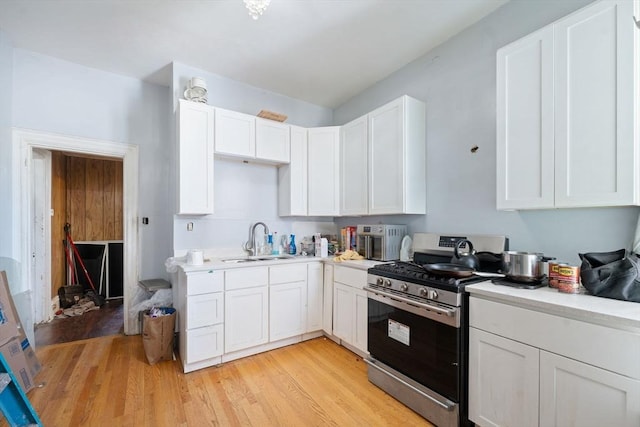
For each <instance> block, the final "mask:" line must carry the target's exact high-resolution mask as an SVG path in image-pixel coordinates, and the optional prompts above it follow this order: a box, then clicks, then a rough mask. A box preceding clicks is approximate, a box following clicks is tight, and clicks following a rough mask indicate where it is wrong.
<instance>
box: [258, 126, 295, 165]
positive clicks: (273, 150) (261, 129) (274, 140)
mask: <svg viewBox="0 0 640 427" xmlns="http://www.w3.org/2000/svg"><path fill="white" fill-rule="evenodd" d="M255 120H256V157H257V158H259V159H263V160H271V161H273V162H276V163H289V144H290V131H289V127H290V126H289V125H285V124H283V123H280V122H276V121H273V120H267V119H261V118H256V119H255Z"/></svg>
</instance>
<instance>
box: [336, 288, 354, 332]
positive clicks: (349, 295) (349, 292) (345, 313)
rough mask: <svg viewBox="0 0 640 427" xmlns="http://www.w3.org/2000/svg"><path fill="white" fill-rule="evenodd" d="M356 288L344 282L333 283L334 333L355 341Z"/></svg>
mask: <svg viewBox="0 0 640 427" xmlns="http://www.w3.org/2000/svg"><path fill="white" fill-rule="evenodd" d="M354 298H355V294H354V289H353V288H352V287H351V286H347V285H343V284H342V283H338V282H334V283H333V335H335V336H336V337H338V338H340V339H341V340H344V341H346V342H347V343H350V344H352V343H353V319H354V314H353V307H354Z"/></svg>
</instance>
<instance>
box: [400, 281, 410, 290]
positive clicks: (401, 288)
mask: <svg viewBox="0 0 640 427" xmlns="http://www.w3.org/2000/svg"><path fill="white" fill-rule="evenodd" d="M407 289H409V287H408V286H407V284H406V283H403V284H401V285H400V290H401V291H402V292H406V291H407Z"/></svg>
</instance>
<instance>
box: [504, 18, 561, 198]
mask: <svg viewBox="0 0 640 427" xmlns="http://www.w3.org/2000/svg"><path fill="white" fill-rule="evenodd" d="M497 59H498V64H497V80H498V86H497V129H496V130H497V148H496V152H497V165H498V167H497V181H498V188H497V190H498V197H497V203H498V209H524V208H551V207H553V206H554V200H553V199H554V198H553V193H554V190H553V185H554V184H553V183H554V171H553V169H554V168H553V157H554V155H553V28H552V27H546V28H544V29H542V30H540V31H537V32H535V33H533V34H531V35H529V36H527V37H525V38H523V39H520V40H518V41H516V42H514V43H512V44H510V45H508V46H506V47H504V48H502V49H500V50H499V51H498V56H497Z"/></svg>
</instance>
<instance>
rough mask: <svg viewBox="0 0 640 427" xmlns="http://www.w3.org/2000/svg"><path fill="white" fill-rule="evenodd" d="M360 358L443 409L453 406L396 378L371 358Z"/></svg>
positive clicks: (450, 409)
mask: <svg viewBox="0 0 640 427" xmlns="http://www.w3.org/2000/svg"><path fill="white" fill-rule="evenodd" d="M362 360H364V362H365V363H366V364H367V365H369V366H370V367H372V368H375V369H376V370H378V371H380V372H382V373H383V374H385V375H388V376H390V377H392V378H393V379H394V380H396V381H399V382H400V383H402V384H403V385H404V386H406V387H409V388H410V389H411V390H413V391H414V392H416V393H418V394H419V395H420V396H423V397H426V398H427V399H429V400H430V401H432V402H433V403H435V404H436V405H438V406H440V407H441V408H443V409H446V410H447V411H452V410H453V408H454V407H455V404H453V405H449V404H447V403H446V402H442V401H440V400H438V399H436V398H435V397H433V396H429V395H428V394H426V393H424V392H423V391H422V390H418V389H417V388H415V387H414V386H413V385H411V384H409V383H408V382H406V381H405V380H403V379H402V378H398V377H397V376H396V375H393V374H392V373H391V372H388V371H386V370H384V369H382V368H381V367H379V366H378V365H376V364H375V362H372V361H371V360H369V359H368V358H363V359H362Z"/></svg>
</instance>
